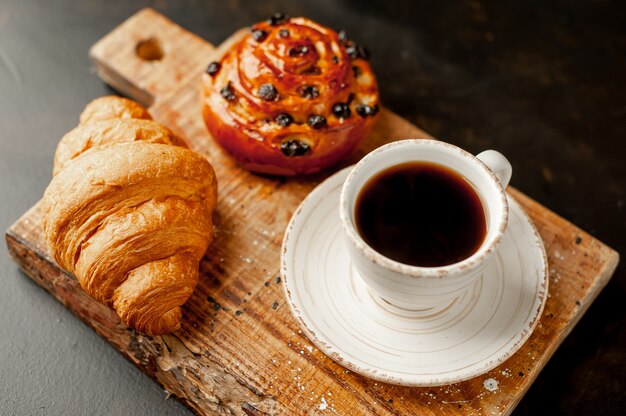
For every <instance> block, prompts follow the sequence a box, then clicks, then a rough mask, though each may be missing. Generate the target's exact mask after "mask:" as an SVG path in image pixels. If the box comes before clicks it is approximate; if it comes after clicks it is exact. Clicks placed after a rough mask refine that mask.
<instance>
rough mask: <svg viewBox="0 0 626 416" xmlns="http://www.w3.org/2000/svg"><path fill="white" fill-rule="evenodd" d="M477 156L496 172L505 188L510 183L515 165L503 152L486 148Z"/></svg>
mask: <svg viewBox="0 0 626 416" xmlns="http://www.w3.org/2000/svg"><path fill="white" fill-rule="evenodd" d="M476 157H477V158H478V159H480V160H482V161H483V163H484V164H485V165H487V167H488V168H489V169H491V170H492V171H493V173H495V175H496V177H497V178H498V180H499V181H500V183H501V184H502V187H503V188H506V187H507V186H508V185H509V181H510V180H511V175H513V167H511V164H510V163H509V161H508V160H507V158H506V157H504V155H503V154H502V153H500V152H496V151H495V150H485V151H484V152H482V153H479V154H478V155H476Z"/></svg>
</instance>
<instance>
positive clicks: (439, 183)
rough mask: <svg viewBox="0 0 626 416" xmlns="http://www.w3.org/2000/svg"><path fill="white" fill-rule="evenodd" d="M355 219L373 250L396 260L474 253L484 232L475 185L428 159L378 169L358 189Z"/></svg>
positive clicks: (436, 261) (439, 262) (436, 262)
mask: <svg viewBox="0 0 626 416" xmlns="http://www.w3.org/2000/svg"><path fill="white" fill-rule="evenodd" d="M354 214H355V223H356V227H357V230H358V232H359V234H360V235H361V237H362V238H363V239H364V240H365V242H366V243H367V244H369V245H370V246H371V247H372V248H373V249H374V250H376V251H377V252H379V253H380V254H382V255H384V256H385V257H388V258H390V259H393V260H396V261H398V262H400V263H405V264H409V265H412V266H421V267H438V266H445V265H449V264H453V263H457V262H459V261H461V260H464V259H466V258H468V257H470V256H471V255H472V254H474V253H475V252H476V251H477V250H478V249H479V248H480V246H481V245H482V243H483V241H484V239H485V235H486V232H487V227H486V219H485V212H484V209H483V205H482V202H481V199H480V196H479V195H478V193H477V192H476V190H475V189H474V187H473V186H472V185H471V184H470V183H469V182H468V181H467V180H466V179H465V178H463V177H462V176H461V175H460V174H459V173H457V172H455V171H453V170H451V169H448V168H446V167H444V166H442V165H439V164H436V163H430V162H408V163H402V164H399V165H396V166H392V167H390V168H388V169H385V170H383V171H382V172H379V173H378V174H376V175H375V176H374V177H372V178H371V179H370V180H369V181H368V182H367V183H366V184H365V186H364V187H363V188H362V189H361V191H360V192H359V195H358V196H357V200H356V205H355V212H354Z"/></svg>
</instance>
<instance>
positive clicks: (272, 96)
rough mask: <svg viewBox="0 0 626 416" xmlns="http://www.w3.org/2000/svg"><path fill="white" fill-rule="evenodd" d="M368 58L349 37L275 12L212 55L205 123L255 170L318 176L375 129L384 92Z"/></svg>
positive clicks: (205, 83) (206, 76)
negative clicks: (381, 96) (316, 174)
mask: <svg viewBox="0 0 626 416" xmlns="http://www.w3.org/2000/svg"><path fill="white" fill-rule="evenodd" d="M367 58H368V53H367V50H366V49H365V48H362V47H359V46H357V45H355V44H354V42H352V41H351V40H349V39H348V38H347V36H346V35H345V33H344V32H340V33H339V34H338V33H336V32H335V31H333V30H332V29H329V28H327V27H324V26H321V25H319V24H317V23H314V22H312V21H311V20H309V19H306V18H303V17H297V18H288V17H286V16H283V15H275V16H273V17H272V18H271V19H270V20H268V21H266V22H261V23H258V24H256V25H254V26H252V28H251V30H242V31H239V32H237V33H236V34H235V35H233V36H232V37H231V38H230V39H229V40H227V41H226V42H225V43H224V44H222V46H220V47H219V48H218V49H217V50H216V52H215V54H214V55H213V56H212V57H211V59H212V62H211V63H210V64H209V66H208V67H207V71H206V73H205V74H204V75H203V116H204V120H205V123H206V126H207V128H208V130H209V132H210V133H211V135H212V136H213V137H214V138H215V140H216V141H217V142H218V143H220V144H221V145H222V146H223V147H224V148H225V149H226V150H227V151H228V152H229V153H231V154H232V155H233V156H234V157H235V158H236V159H237V160H238V161H239V162H240V163H241V164H242V165H243V166H244V167H246V168H247V169H249V170H252V171H256V172H261V173H268V174H278V175H296V174H307V173H313V172H317V171H319V170H321V169H323V168H325V167H328V166H330V165H332V164H334V163H336V162H337V161H339V160H341V159H343V158H345V157H346V156H347V155H348V154H350V153H351V152H352V150H354V148H355V147H356V146H357V145H358V144H359V142H360V141H361V139H362V138H363V137H364V136H365V135H366V134H367V133H368V132H369V131H370V130H371V128H372V126H373V123H374V121H375V118H376V114H377V113H378V87H377V84H376V78H375V76H374V74H373V72H372V69H371V67H370V65H369V63H368V62H367Z"/></svg>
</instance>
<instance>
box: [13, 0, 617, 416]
mask: <svg viewBox="0 0 626 416" xmlns="http://www.w3.org/2000/svg"><path fill="white" fill-rule="evenodd" d="M138 44H140V45H141V46H139V47H138ZM212 50H213V46H212V45H211V44H210V43H208V42H206V41H205V40H203V39H200V38H199V37H197V36H195V35H193V34H191V33H189V32H187V31H185V30H184V29H182V28H180V27H179V26H177V25H175V24H174V23H172V22H171V21H169V20H168V19H167V18H165V17H164V16H162V15H160V14H158V13H157V12H155V11H154V10H151V9H144V10H142V11H140V12H138V13H137V14H135V15H134V16H132V17H131V18H129V19H128V20H127V21H126V22H124V23H123V24H122V25H120V26H119V27H118V28H116V29H115V30H114V31H113V32H111V33H110V34H108V35H107V36H105V37H104V38H103V39H102V40H100V41H99V42H98V43H97V44H96V45H94V46H93V48H92V49H91V52H90V55H91V58H92V60H93V61H94V64H95V65H96V68H97V70H98V74H99V75H100V77H101V78H102V79H103V80H104V81H106V82H107V83H109V84H110V85H111V86H112V87H114V88H116V89H117V90H119V91H121V92H122V93H124V94H126V95H128V96H129V97H132V98H134V99H136V100H138V101H140V102H142V103H143V104H145V105H148V106H150V111H151V113H152V114H153V116H154V118H155V119H156V120H158V121H159V122H161V123H163V124H165V125H167V126H169V127H170V128H172V129H173V130H174V131H175V132H176V133H178V134H180V135H181V136H182V137H184V138H186V139H187V141H188V142H189V143H190V144H191V146H192V148H194V149H195V150H196V151H198V152H199V153H201V154H203V155H205V156H206V157H207V158H208V159H209V160H210V161H211V163H212V164H213V166H214V167H215V170H216V172H217V175H218V179H219V188H220V189H219V203H218V207H217V211H216V214H215V222H216V239H215V242H214V244H213V245H212V247H211V248H210V249H209V252H208V253H207V255H206V258H205V259H204V260H203V261H202V264H201V277H200V283H199V285H198V288H197V289H196V291H195V292H194V294H193V295H192V297H191V298H190V300H189V302H188V303H187V304H186V306H185V308H184V324H183V327H182V329H181V330H180V331H178V332H176V333H175V334H171V335H166V336H158V337H154V338H152V337H149V336H145V335H142V334H139V333H137V332H135V331H133V330H130V329H128V328H126V327H125V326H124V325H122V324H121V323H120V321H119V320H118V318H117V316H116V314H115V313H114V312H113V311H112V310H110V309H109V308H107V307H105V306H103V305H101V304H99V303H97V302H95V301H94V300H92V299H91V298H90V297H89V296H88V295H87V294H86V293H85V292H83V291H82V290H81V288H80V286H79V284H78V282H77V281H76V280H75V279H74V278H73V277H72V276H70V275H68V274H66V273H64V272H63V271H62V270H60V269H59V267H58V266H57V265H56V264H55V262H54V261H53V260H52V259H51V257H50V254H49V252H48V250H47V248H46V244H45V241H44V238H43V232H42V228H41V209H40V205H39V204H37V205H35V206H34V207H33V208H32V209H30V210H29V211H28V212H27V213H26V214H24V216H23V217H22V218H20V219H19V220H18V221H17V222H16V223H15V224H14V225H13V226H12V227H11V228H10V229H9V230H8V231H7V235H6V239H7V244H8V247H9V250H10V252H11V254H12V255H13V257H14V258H15V260H16V261H17V262H18V263H19V264H20V266H21V267H22V268H23V269H24V271H25V272H26V273H27V274H28V275H29V276H30V277H31V278H32V279H33V280H35V281H36V282H37V283H38V284H40V285H41V286H42V287H44V288H45V289H46V290H48V291H49V292H50V293H51V294H52V295H53V296H55V297H56V298H57V299H58V300H59V301H60V302H61V303H63V304H64V305H66V306H67V307H68V308H69V309H70V310H71V311H72V312H74V314H76V315H77V316H78V317H79V318H80V319H82V320H83V321H84V322H85V323H87V324H88V325H89V326H91V327H92V328H93V329H94V330H95V331H96V332H97V333H99V334H100V335H101V336H102V337H104V338H105V339H106V340H107V341H108V342H110V343H111V344H112V345H113V346H114V347H115V348H116V349H118V350H119V351H120V352H121V353H122V354H123V355H124V356H125V357H126V358H128V359H129V360H130V361H131V362H133V363H134V364H135V365H137V366H138V367H139V368H141V369H142V370H143V371H144V372H146V373H147V374H148V375H150V376H151V377H152V378H154V379H155V380H156V381H157V382H158V383H160V384H161V385H162V386H163V387H164V388H165V389H167V391H169V392H170V393H172V394H173V395H175V396H176V397H178V398H179V399H180V400H182V401H183V402H184V403H185V404H187V405H188V406H189V407H191V408H192V409H193V410H194V411H195V412H197V413H198V414H215V413H223V414H235V415H243V414H247V415H265V414H286V415H295V414H329V413H336V414H340V415H360V414H380V415H390V414H411V415H416V414H436V415H444V414H445V415H470V414H471V415H494V414H509V413H511V412H512V410H513V408H514V407H515V406H516V404H517V403H518V402H519V401H520V399H521V398H522V396H523V395H524V393H525V392H526V391H527V390H528V388H529V387H530V385H531V384H532V382H533V380H534V379H535V378H536V377H537V375H538V373H539V372H540V371H541V369H542V368H543V366H544V365H545V364H546V362H547V361H548V360H549V359H550V357H551V356H552V354H553V353H554V351H555V350H556V348H557V347H558V346H559V345H560V344H561V342H562V341H563V339H564V338H565V337H566V336H567V334H568V333H569V332H570V331H571V330H572V328H573V327H574V325H575V324H576V322H578V320H579V319H580V317H581V316H582V315H583V313H584V312H585V311H586V310H587V308H588V307H589V306H590V305H591V303H592V302H593V300H594V299H595V298H596V296H597V295H598V293H599V292H600V290H601V289H602V288H603V287H604V286H605V285H606V283H607V282H608V280H609V279H610V277H611V275H612V273H613V271H614V269H615V267H616V266H617V262H618V258H619V257H618V254H617V253H616V252H615V251H613V250H612V249H610V248H609V247H607V246H606V245H604V244H603V243H602V242H600V241H598V240H596V239H594V238H593V237H592V236H590V235H589V234H587V233H585V232H584V231H582V230H580V229H579V228H577V227H576V226H574V225H572V224H571V223H569V222H567V221H566V220H564V219H563V218H561V217H559V216H557V215H556V214H554V213H552V212H551V211H549V210H548V209H546V208H544V207H542V206H541V205H539V204H538V203H536V202H534V201H532V200H531V199H529V198H528V197H526V196H524V195H523V194H521V193H520V192H519V191H516V190H514V189H511V188H509V192H510V193H511V195H512V196H513V197H514V198H515V199H517V200H518V201H519V202H520V203H521V204H522V206H523V207H524V208H525V209H526V211H527V213H528V214H529V215H530V217H531V219H532V220H533V221H534V223H535V225H536V226H537V228H538V230H539V233H540V234H541V236H542V238H543V240H544V242H545V245H546V249H547V252H548V256H549V264H550V289H549V291H550V293H549V296H548V301H547V304H546V308H545V311H544V313H543V317H542V318H541V322H540V323H539V325H538V327H537V329H536V330H535V331H534V333H533V335H532V336H531V338H530V340H529V341H528V342H526V344H525V345H524V346H523V347H522V348H521V349H520V350H519V351H518V352H517V353H516V354H515V355H514V356H513V357H512V358H510V359H509V360H508V361H506V362H505V363H503V364H502V365H501V366H500V367H498V368H496V369H495V370H493V371H491V372H489V373H487V374H485V375H483V376H480V377H477V378H475V379H473V380H470V381H466V382H463V383H459V384H454V385H450V386H444V387H437V388H408V387H398V386H393V385H388V384H384V383H380V382H376V381H373V380H369V379H367V378H364V377H361V376H359V375H357V374H354V373H351V372H350V371H348V370H346V369H344V368H343V367H341V366H339V365H337V364H336V363H334V362H333V361H331V360H330V359H329V358H328V357H326V356H325V355H324V354H323V353H322V352H320V351H319V350H318V349H317V348H315V346H314V345H313V344H311V343H310V342H309V341H308V340H307V338H306V337H304V336H303V334H302V333H301V332H300V330H299V328H298V325H297V323H296V321H295V320H294V319H293V318H292V316H291V314H290V311H289V307H288V305H287V304H286V303H285V299H284V297H283V288H282V287H281V285H282V284H281V281H280V279H279V278H278V276H279V259H280V245H281V240H282V237H283V232H284V230H285V227H286V225H287V222H288V221H289V218H290V217H291V215H292V213H293V212H294V210H295V209H296V207H297V206H298V204H299V203H300V202H301V201H302V199H303V198H304V197H305V196H306V195H307V193H308V192H310V191H311V190H312V189H313V188H314V187H315V185H317V184H318V183H319V182H320V181H321V180H323V179H324V178H325V176H327V175H329V174H330V173H332V172H327V173H325V174H323V175H318V176H316V177H309V178H296V179H280V178H270V177H264V176H258V175H254V174H251V173H249V172H247V171H245V170H243V169H241V168H240V167H238V166H237V164H236V163H235V162H234V161H233V160H232V159H231V158H230V157H229V156H228V155H227V154H226V153H224V152H223V151H222V150H221V149H220V148H219V147H218V146H217V144H216V143H215V142H214V141H213V139H212V138H211V137H210V136H209V135H208V133H207V131H206V130H205V128H204V125H203V122H202V119H201V114H200V97H199V81H200V74H201V73H202V72H203V71H204V69H205V68H206V66H207V64H208V62H209V58H208V56H209V54H210V53H211V51H212ZM138 52H139V53H138ZM139 55H141V56H143V57H144V58H159V55H162V56H161V57H160V59H154V60H147V59H143V58H142V57H141V56H139ZM77 118H78V115H77ZM408 137H413V138H420V137H429V136H428V135H427V134H426V133H424V132H423V131H421V130H419V129H418V128H417V127H415V126H413V125H412V124H410V123H408V122H407V121H405V120H403V119H401V118H400V117H398V116H397V115H395V114H393V113H392V112H390V111H388V110H383V111H382V114H381V117H380V120H379V122H378V124H377V126H376V129H375V131H374V132H373V133H372V134H371V135H370V136H369V137H368V138H367V139H366V141H365V142H364V143H363V145H362V146H361V147H360V149H359V151H358V152H357V154H356V155H355V156H354V157H353V158H352V160H351V161H347V162H346V165H347V164H348V163H354V162H355V161H356V160H358V159H359V158H360V157H362V156H363V155H364V154H365V153H367V152H368V151H370V150H372V149H374V148H375V147H378V146H380V145H381V144H383V143H385V142H388V141H392V140H396V139H400V138H408ZM488 379H493V380H495V381H496V382H497V387H496V388H495V389H493V386H494V383H493V380H490V382H489V383H487V386H489V387H491V389H487V388H486V387H485V384H484V383H485V381H486V380H488Z"/></svg>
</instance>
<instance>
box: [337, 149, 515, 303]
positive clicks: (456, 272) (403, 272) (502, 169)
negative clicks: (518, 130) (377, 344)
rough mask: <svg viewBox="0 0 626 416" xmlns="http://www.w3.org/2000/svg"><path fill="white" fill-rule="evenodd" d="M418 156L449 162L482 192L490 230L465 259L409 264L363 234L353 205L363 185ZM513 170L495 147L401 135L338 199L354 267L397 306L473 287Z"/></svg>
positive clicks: (448, 298)
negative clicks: (469, 147) (473, 148)
mask: <svg viewBox="0 0 626 416" xmlns="http://www.w3.org/2000/svg"><path fill="white" fill-rule="evenodd" d="M414 161H425V162H433V163H437V164H440V165H443V166H446V167H448V168H450V169H452V170H454V171H455V172H457V173H458V174H460V175H461V176H463V177H464V178H465V179H466V180H467V181H469V182H470V183H471V184H472V186H473V187H474V189H475V190H476V191H477V192H478V194H479V196H480V198H481V201H482V203H483V209H484V211H485V216H486V224H487V234H486V236H485V240H484V241H483V244H482V245H481V246H480V248H479V249H478V250H477V251H476V252H475V253H474V254H473V255H471V256H470V257H468V258H466V259H465V260H462V261H460V262H458V263H454V264H450V265H446V266H441V267H418V266H411V265H407V264H403V263H400V262H397V261H395V260H392V259H390V258H388V257H385V256H383V255H382V254H380V253H378V252H377V251H376V250H374V249H373V248H372V247H370V246H369V245H368V244H367V243H366V242H365V241H364V240H363V238H362V237H361V236H360V235H359V233H358V231H357V228H356V226H355V222H354V205H355V202H356V199H357V196H358V195H359V192H360V191H361V189H362V188H363V186H364V185H365V184H366V183H367V182H368V180H369V179H371V178H372V177H373V176H375V175H376V174H377V173H378V172H381V171H382V170H385V169H387V168H389V167H391V166H395V165H398V164H400V163H405V162H414ZM511 174H512V168H511V164H510V163H509V162H508V160H507V159H506V158H505V157H504V156H503V155H502V154H500V153H498V152H496V151H495V150H487V151H484V152H482V153H480V154H479V155H478V156H474V155H472V154H470V153H468V152H466V151H465V150H463V149H461V148H459V147H456V146H454V145H451V144H448V143H444V142H441V141H437V140H427V139H419V140H401V141H396V142H392V143H389V144H387V145H384V146H382V147H379V148H378V149H376V150H374V151H372V152H371V153H369V154H368V155H367V156H365V157H364V158H363V159H361V160H360V161H359V162H358V163H357V164H356V165H355V166H354V168H353V169H352V171H351V172H350V174H349V175H348V178H347V179H346V181H345V182H344V184H343V188H342V190H341V199H340V204H339V214H340V217H341V222H342V225H343V230H344V232H345V237H346V245H347V248H348V252H349V254H350V257H351V259H352V261H353V264H354V267H355V268H356V271H357V272H358V273H359V275H360V276H361V277H362V278H363V280H364V281H365V282H366V283H367V284H368V285H369V287H370V288H371V289H372V290H373V291H374V293H375V294H377V295H379V296H380V297H381V298H383V299H384V300H385V301H387V302H388V303H390V304H391V305H394V306H396V307H399V308H402V309H410V310H416V309H428V308H436V309H441V308H445V307H447V306H448V305H450V304H451V303H452V302H454V300H455V299H457V298H458V297H460V296H461V295H463V294H464V293H465V292H466V291H467V289H468V288H470V287H472V285H473V284H474V283H475V282H476V280H477V278H478V277H479V276H480V274H481V271H482V270H483V269H484V268H485V266H486V265H487V264H488V263H489V262H490V261H491V260H492V259H493V257H492V255H493V253H494V251H495V250H496V249H497V247H498V244H499V243H500V240H501V239H502V235H503V234H504V231H505V229H506V225H507V220H508V216H509V207H508V203H507V197H506V193H505V191H504V188H506V186H507V185H508V183H509V180H510V179H511Z"/></svg>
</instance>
